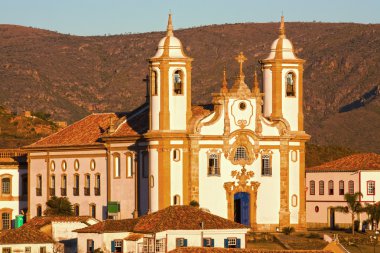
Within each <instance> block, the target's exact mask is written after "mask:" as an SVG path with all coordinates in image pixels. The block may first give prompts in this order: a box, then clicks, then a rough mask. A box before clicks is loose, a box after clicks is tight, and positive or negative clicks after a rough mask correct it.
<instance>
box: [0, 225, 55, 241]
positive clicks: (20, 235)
mask: <svg viewBox="0 0 380 253" xmlns="http://www.w3.org/2000/svg"><path fill="white" fill-rule="evenodd" d="M36 243H54V240H53V239H52V238H51V237H50V236H48V235H47V234H45V233H44V232H41V231H40V230H39V229H37V228H34V227H27V226H25V225H24V226H22V227H20V228H17V229H10V230H4V231H2V232H1V234H0V245H5V244H36Z"/></svg>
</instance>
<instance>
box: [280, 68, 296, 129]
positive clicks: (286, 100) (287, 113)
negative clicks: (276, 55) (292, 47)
mask: <svg viewBox="0 0 380 253" xmlns="http://www.w3.org/2000/svg"><path fill="white" fill-rule="evenodd" d="M290 71H291V72H294V73H295V74H296V96H295V97H287V96H286V86H285V77H286V73H288V72H290ZM298 76H299V73H298V69H297V68H294V69H283V70H282V115H283V116H284V118H285V119H286V120H287V121H288V122H289V124H290V129H291V130H292V131H297V130H298V111H299V108H298V100H299V77H298Z"/></svg>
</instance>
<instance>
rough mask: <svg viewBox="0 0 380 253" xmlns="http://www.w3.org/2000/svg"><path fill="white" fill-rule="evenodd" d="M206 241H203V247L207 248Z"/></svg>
mask: <svg viewBox="0 0 380 253" xmlns="http://www.w3.org/2000/svg"><path fill="white" fill-rule="evenodd" d="M206 241H207V240H206V239H203V247H206Z"/></svg>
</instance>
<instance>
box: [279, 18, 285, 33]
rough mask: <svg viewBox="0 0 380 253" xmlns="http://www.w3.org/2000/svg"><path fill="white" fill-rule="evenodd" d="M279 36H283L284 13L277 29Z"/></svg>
mask: <svg viewBox="0 0 380 253" xmlns="http://www.w3.org/2000/svg"><path fill="white" fill-rule="evenodd" d="M279 34H280V36H285V21H284V15H282V16H281V24H280V29H279Z"/></svg>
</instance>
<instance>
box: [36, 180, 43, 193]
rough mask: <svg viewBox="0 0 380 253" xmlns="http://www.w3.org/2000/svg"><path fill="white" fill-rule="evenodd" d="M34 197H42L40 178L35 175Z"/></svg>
mask: <svg viewBox="0 0 380 253" xmlns="http://www.w3.org/2000/svg"><path fill="white" fill-rule="evenodd" d="M36 196H42V176H41V175H37V178H36Z"/></svg>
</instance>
